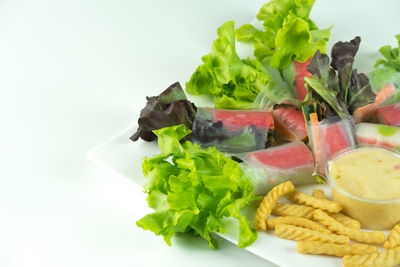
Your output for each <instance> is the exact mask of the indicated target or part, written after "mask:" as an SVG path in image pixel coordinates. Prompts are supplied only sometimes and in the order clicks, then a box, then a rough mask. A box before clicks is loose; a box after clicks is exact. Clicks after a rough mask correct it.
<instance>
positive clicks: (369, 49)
mask: <svg viewBox="0 0 400 267" xmlns="http://www.w3.org/2000/svg"><path fill="white" fill-rule="evenodd" d="M352 38H353V37H351V36H348V35H344V34H340V33H334V32H333V34H332V36H331V41H330V43H329V44H328V47H332V45H333V42H334V41H335V42H336V41H339V40H342V41H349V40H351V39H352ZM237 49H238V50H239V51H238V53H239V54H240V56H241V57H242V58H244V57H246V55H248V53H249V52H251V48H250V49H249V47H246V46H245V45H243V44H240V43H239V44H238V46H237ZM377 51H378V48H376V47H373V46H369V45H367V44H365V43H361V46H360V49H359V51H358V53H357V56H356V62H355V65H356V66H357V67H358V68H359V69H361V71H363V70H364V69H365V67H366V66H372V65H373V62H375V61H376V59H377V58H378V52H377ZM189 98H190V100H191V101H193V102H194V103H195V104H196V105H197V106H212V103H207V101H205V100H204V98H198V97H196V98H194V97H192V96H189ZM207 104H208V105H207ZM144 106H145V101H144V100H143V107H144ZM136 128H137V124H136V123H135V124H134V125H133V126H131V127H129V128H128V129H126V130H124V131H122V132H121V133H119V134H117V135H116V136H114V137H112V138H111V139H109V140H108V141H106V142H104V143H103V144H101V145H99V146H97V147H95V148H94V149H92V150H91V151H89V152H88V154H87V157H88V159H89V160H90V161H92V162H93V163H95V164H96V165H98V166H99V167H101V168H104V169H106V170H107V171H110V172H112V173H113V174H115V175H117V176H120V177H123V178H124V179H129V180H131V181H132V182H134V183H135V184H136V185H138V186H139V188H138V190H140V191H142V186H143V185H144V184H145V183H146V179H145V177H144V176H143V174H142V168H141V163H142V159H143V157H144V156H149V157H150V156H152V155H156V154H158V153H159V152H160V151H159V149H158V146H157V143H156V142H152V143H147V142H144V141H142V140H139V141H137V142H132V141H131V140H130V139H129V137H130V136H131V135H132V134H133V133H135V132H136ZM296 188H297V189H299V190H300V191H302V192H305V193H311V192H312V190H313V189H315V188H320V189H323V190H324V191H325V193H326V195H327V196H328V197H329V196H330V188H329V186H328V185H326V184H315V185H309V186H301V187H300V186H299V187H296ZM138 192H139V191H138ZM235 224H236V223H235V222H233V221H229V225H230V226H229V227H228V229H229V231H228V233H226V234H219V235H220V236H222V237H223V238H225V239H227V240H229V241H230V242H232V243H235V244H237V240H238V233H237V232H236V231H235V229H237V227H235V226H236V225H235ZM246 249H247V250H248V251H250V252H251V253H253V254H255V255H257V256H259V257H261V258H263V259H265V260H267V261H269V262H272V263H274V264H276V265H279V266H310V267H311V266H324V267H329V266H341V265H342V259H341V258H338V257H331V256H317V255H303V254H299V253H297V247H296V242H294V241H289V240H285V239H280V238H277V237H276V236H275V235H274V233H273V232H260V233H259V235H258V239H257V241H256V242H255V243H254V244H252V245H251V246H250V247H248V248H246Z"/></svg>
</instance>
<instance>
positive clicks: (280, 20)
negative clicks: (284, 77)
mask: <svg viewBox="0 0 400 267" xmlns="http://www.w3.org/2000/svg"><path fill="white" fill-rule="evenodd" d="M314 2H315V0H272V1H270V2H268V3H266V4H265V5H264V6H263V7H262V8H261V9H260V11H259V12H258V14H257V19H258V20H261V21H263V29H262V30H257V29H256V28H255V27H253V26H252V25H250V24H245V25H243V26H241V27H240V28H239V29H237V30H236V37H237V39H238V41H243V42H252V43H254V55H255V57H256V58H257V59H259V60H263V59H265V58H267V57H271V60H270V64H271V66H272V67H274V68H278V69H283V68H285V67H287V66H288V65H289V64H290V63H291V62H292V61H293V60H296V61H298V62H305V61H306V60H307V59H308V58H310V57H312V56H313V55H314V53H315V52H316V51H317V50H320V51H321V52H325V51H326V43H327V41H328V40H329V36H330V30H331V28H332V27H330V28H327V29H323V30H319V29H318V27H317V26H316V25H315V23H314V22H313V21H312V20H311V19H310V18H309V15H310V11H311V8H312V6H313V5H314Z"/></svg>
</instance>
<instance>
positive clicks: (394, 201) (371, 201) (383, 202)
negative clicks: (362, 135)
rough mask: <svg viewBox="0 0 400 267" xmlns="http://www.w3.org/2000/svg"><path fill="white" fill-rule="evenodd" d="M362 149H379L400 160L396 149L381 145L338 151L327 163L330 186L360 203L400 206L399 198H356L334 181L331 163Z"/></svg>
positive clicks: (326, 170)
mask: <svg viewBox="0 0 400 267" xmlns="http://www.w3.org/2000/svg"><path fill="white" fill-rule="evenodd" d="M362 148H379V149H384V150H387V151H389V152H392V153H393V154H394V156H396V157H398V158H400V151H399V150H397V149H394V148H390V147H385V146H381V145H364V144H363V145H355V146H352V147H348V148H345V149H342V150H340V151H337V152H336V153H334V154H333V155H332V156H331V157H330V158H329V160H328V162H327V163H326V166H325V173H326V178H327V180H328V182H329V185H330V186H331V187H332V188H333V189H335V190H336V191H338V192H339V193H340V194H342V195H345V196H347V197H349V198H352V199H354V200H357V201H360V202H365V203H369V204H375V205H376V204H380V205H388V204H400V197H399V198H395V199H389V200H375V199H368V198H363V197H359V196H356V195H354V194H352V193H350V192H348V191H347V190H345V189H343V188H342V187H340V186H339V185H338V184H337V183H336V182H335V181H334V179H333V178H332V177H331V175H330V168H329V167H330V163H331V162H332V161H334V160H337V159H338V158H340V157H342V156H343V155H345V154H348V153H351V152H353V151H356V150H359V149H362Z"/></svg>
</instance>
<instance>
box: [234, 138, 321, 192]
mask: <svg viewBox="0 0 400 267" xmlns="http://www.w3.org/2000/svg"><path fill="white" fill-rule="evenodd" d="M237 157H238V158H240V159H241V160H243V162H242V163H240V166H241V168H242V170H243V171H244V173H245V174H246V175H247V177H248V178H249V179H250V180H251V181H252V183H253V187H254V193H255V194H256V195H258V196H260V195H265V194H266V193H267V192H268V191H269V190H271V189H272V188H273V187H274V186H275V185H277V184H280V183H282V182H285V181H289V180H290V181H292V182H293V184H295V185H303V184H310V183H315V182H316V180H315V179H314V177H313V172H314V169H315V164H314V157H313V154H312V152H311V150H310V149H309V148H308V147H307V146H306V145H305V144H304V143H303V142H293V143H288V144H284V145H280V146H276V147H272V148H268V149H263V150H259V151H255V152H252V153H247V154H241V155H238V156H237Z"/></svg>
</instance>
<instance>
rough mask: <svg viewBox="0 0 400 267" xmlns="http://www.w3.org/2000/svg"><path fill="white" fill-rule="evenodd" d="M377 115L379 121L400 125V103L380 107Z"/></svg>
mask: <svg viewBox="0 0 400 267" xmlns="http://www.w3.org/2000/svg"><path fill="white" fill-rule="evenodd" d="M375 116H376V118H377V119H378V121H379V123H382V124H387V125H391V126H400V103H396V104H392V105H389V106H384V107H380V108H378V109H377V110H376V112H375Z"/></svg>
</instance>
